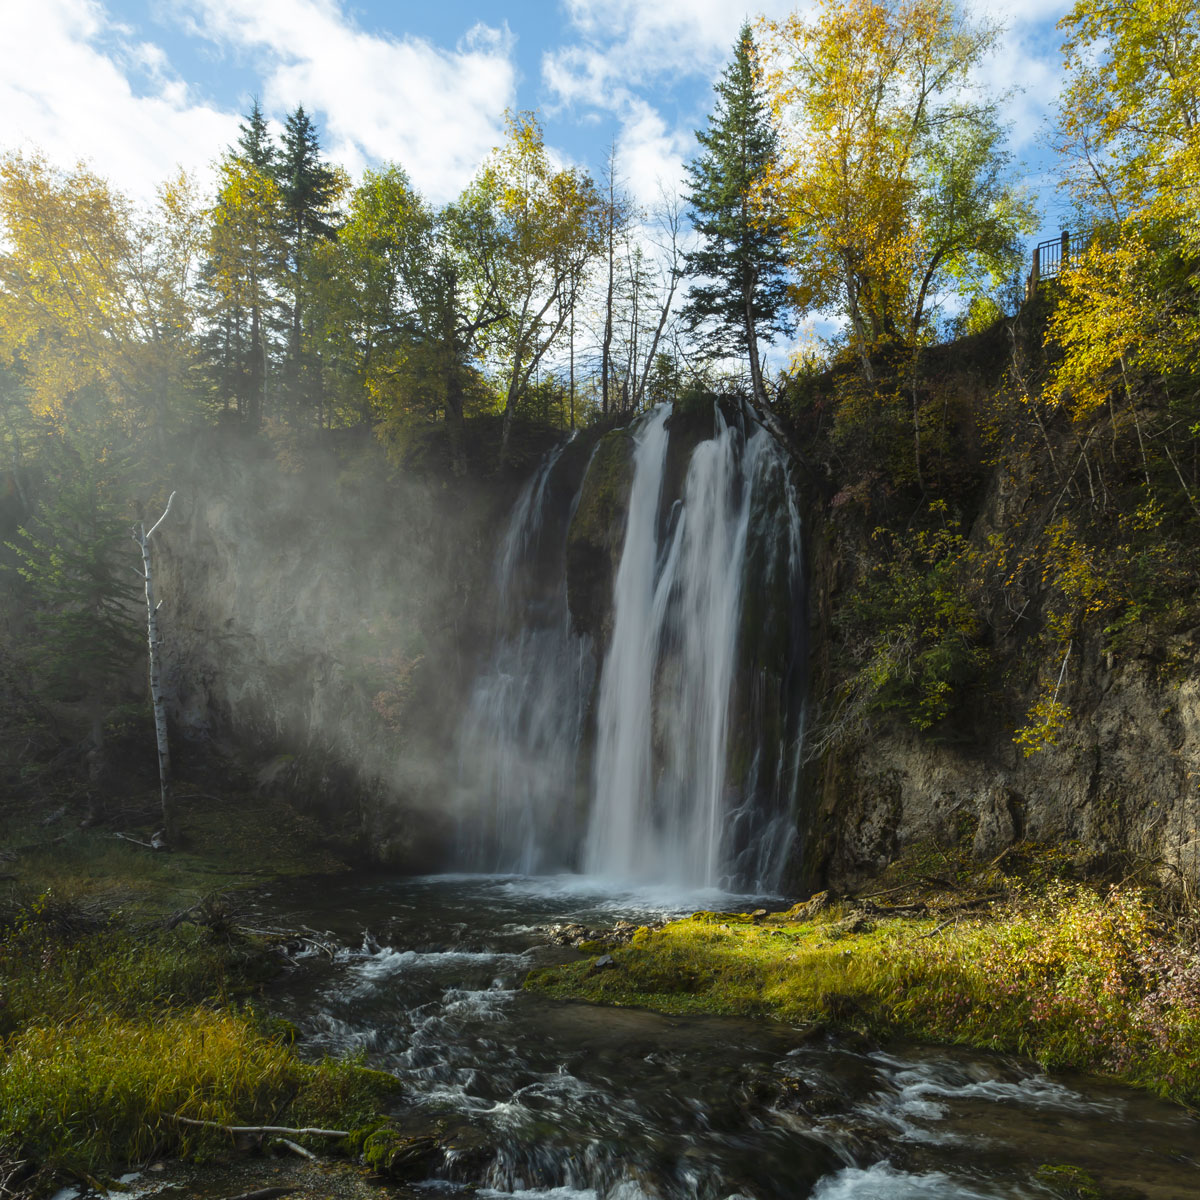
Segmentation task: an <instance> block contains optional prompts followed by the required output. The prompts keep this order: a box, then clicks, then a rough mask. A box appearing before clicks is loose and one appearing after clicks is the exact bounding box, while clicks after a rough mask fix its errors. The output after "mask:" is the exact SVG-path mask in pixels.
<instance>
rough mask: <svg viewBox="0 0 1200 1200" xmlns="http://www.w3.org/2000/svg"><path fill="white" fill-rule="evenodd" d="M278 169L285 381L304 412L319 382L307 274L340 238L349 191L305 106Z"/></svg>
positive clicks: (289, 130)
mask: <svg viewBox="0 0 1200 1200" xmlns="http://www.w3.org/2000/svg"><path fill="white" fill-rule="evenodd" d="M273 169H274V175H275V180H276V182H277V183H278V185H279V193H280V198H281V200H282V207H283V223H282V229H281V232H282V235H283V245H284V248H285V256H286V262H285V267H284V273H285V277H286V282H285V289H286V291H287V292H288V293H289V295H288V340H287V352H286V355H285V358H284V380H285V386H287V388H288V390H289V392H290V393H291V397H290V398H291V402H292V405H293V408H294V409H298V408H299V407H300V405H301V403H302V402H303V400H304V399H305V398H306V397H305V396H304V395H303V393H305V392H306V391H308V390H310V388H309V387H308V385H309V384H311V383H312V382H313V381H312V380H311V379H309V378H308V376H309V374H310V373H309V372H308V371H307V370H306V363H305V359H304V349H303V331H304V306H305V305H304V271H305V267H306V265H307V261H308V257H309V252H310V250H311V247H312V246H313V245H314V244H315V243H316V242H318V241H320V240H330V239H332V238H334V237H336V235H337V222H338V220H339V218H340V216H341V214H340V213H339V212H338V211H337V209H336V207H335V206H336V204H337V201H338V198H339V197H340V195H341V192H342V187H343V180H342V177H341V176H340V175H339V174H338V172H337V171H335V170H334V169H333V168H332V167H330V166H329V165H328V163H325V162H323V161H322V159H321V144H320V141H319V139H318V138H317V130H316V126H314V125H313V123H312V121H311V120H310V119H309V116H308V114H307V113H306V112H305V111H304V106H303V105H299V106H298V107H297V108H296V111H295V112H294V113H291V114H290V115H289V116H288V119H287V124H286V125H285V127H284V131H283V141H282V145H281V147H280V152H279V156H278V158H277V159H276V160H275V163H274V168H273ZM307 399H309V400H310V401H312V400H314V399H315V398H314V397H312V396H309V397H307Z"/></svg>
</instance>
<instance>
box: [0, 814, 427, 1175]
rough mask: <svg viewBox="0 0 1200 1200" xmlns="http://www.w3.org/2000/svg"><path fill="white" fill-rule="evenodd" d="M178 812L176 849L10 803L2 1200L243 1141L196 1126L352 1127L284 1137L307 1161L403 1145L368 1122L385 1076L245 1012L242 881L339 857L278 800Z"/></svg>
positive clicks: (249, 944)
mask: <svg viewBox="0 0 1200 1200" xmlns="http://www.w3.org/2000/svg"><path fill="white" fill-rule="evenodd" d="M185 812H186V818H185V822H184V832H183V838H182V841H181V848H180V849H179V850H178V851H176V852H173V853H156V852H154V851H151V850H148V849H146V848H144V847H142V846H139V845H137V844H136V843H134V842H129V841H124V840H121V839H119V838H116V837H114V836H113V831H112V830H111V829H107V830H106V829H88V830H82V829H78V828H76V827H74V826H73V825H70V824H68V823H67V822H59V823H50V824H45V823H44V822H43V821H36V820H31V819H24V820H22V819H19V817H20V816H23V815H24V816H27V815H26V814H17V815H16V817H17V819H14V815H13V814H12V812H11V810H10V813H9V824H8V828H7V829H6V830H5V833H6V834H7V836H6V837H5V838H4V839H3V843H2V844H0V850H2V851H3V854H4V859H5V864H4V865H5V868H6V870H5V874H6V875H7V879H6V880H5V881H4V883H3V885H2V887H0V1039H2V1041H0V1192H2V1193H3V1194H10V1193H9V1192H8V1191H4V1189H5V1188H9V1189H14V1188H15V1189H17V1191H18V1194H32V1195H39V1194H43V1193H47V1192H49V1191H52V1190H53V1189H54V1187H55V1186H56V1185H57V1183H58V1182H61V1181H62V1180H63V1179H72V1178H73V1179H80V1180H93V1181H101V1182H102V1181H103V1180H105V1179H106V1178H110V1177H111V1176H113V1175H114V1174H116V1173H118V1172H119V1171H120V1170H121V1169H122V1168H123V1167H124V1166H125V1165H126V1164H131V1163H140V1162H145V1161H146V1160H147V1159H150V1158H152V1157H153V1158H163V1157H179V1158H184V1159H188V1160H190V1161H193V1162H197V1161H199V1162H216V1161H220V1160H222V1159H225V1158H228V1157H229V1156H230V1155H231V1154H234V1153H235V1152H236V1151H238V1150H240V1149H244V1148H246V1146H247V1139H244V1138H239V1139H235V1138H234V1137H233V1136H231V1135H230V1134H229V1133H228V1132H225V1131H224V1130H221V1129H216V1128H213V1127H212V1125H220V1126H228V1125H237V1126H246V1125H280V1126H288V1127H293V1128H303V1127H321V1128H334V1129H341V1130H346V1131H347V1132H348V1133H350V1134H351V1136H350V1137H349V1138H347V1139H341V1140H336V1139H329V1138H297V1139H293V1140H295V1141H297V1142H300V1143H302V1144H305V1145H307V1146H308V1147H309V1148H310V1149H312V1150H316V1151H319V1152H321V1153H329V1152H330V1151H332V1152H335V1153H343V1154H351V1155H353V1156H355V1157H357V1156H358V1154H359V1153H360V1152H362V1151H368V1152H370V1151H372V1150H374V1151H376V1153H375V1154H374V1158H377V1159H378V1158H380V1153H379V1149H380V1147H381V1146H383V1147H384V1149H385V1150H386V1151H387V1152H388V1153H389V1154H391V1155H392V1156H394V1155H395V1151H396V1149H397V1146H398V1145H400V1148H401V1149H402V1148H403V1146H402V1144H401V1143H402V1141H403V1140H402V1139H400V1138H398V1137H395V1136H392V1135H391V1134H390V1132H389V1129H388V1126H387V1124H386V1121H385V1114H386V1113H387V1112H388V1111H389V1109H390V1108H391V1107H393V1106H394V1105H395V1104H396V1103H397V1095H396V1093H397V1084H396V1081H395V1080H394V1079H393V1078H392V1077H391V1076H389V1075H385V1074H382V1073H379V1072H376V1071H371V1070H368V1069H366V1068H364V1067H362V1066H361V1065H360V1064H358V1063H356V1062H343V1061H334V1060H321V1061H305V1059H304V1058H303V1057H302V1055H301V1054H300V1053H298V1052H297V1048H296V1047H295V1046H293V1044H292V1042H293V1031H292V1030H291V1029H290V1028H285V1027H282V1026H279V1025H278V1024H277V1023H272V1022H270V1021H268V1020H267V1019H266V1018H264V1017H263V1016H262V1015H261V1014H260V1013H259V1012H258V1011H257V1010H256V1007H255V1002H256V998H257V996H258V995H259V993H260V992H261V990H262V989H263V987H264V986H265V985H266V984H268V983H269V981H270V980H271V979H272V978H273V977H274V976H275V975H276V974H277V973H278V970H279V966H280V964H281V962H282V960H281V958H280V957H279V955H278V954H276V953H275V952H274V951H273V949H272V946H271V944H270V939H269V938H264V937H260V936H255V935H253V934H250V933H247V932H246V931H245V930H243V929H242V928H241V927H240V925H239V917H238V910H239V908H240V906H241V901H240V899H239V895H240V893H241V892H242V891H244V890H245V889H247V888H249V887H253V886H255V885H261V884H262V883H263V882H265V881H266V880H268V879H273V878H279V877H281V876H286V875H294V874H310V873H313V872H314V871H331V870H334V871H335V870H339V869H341V870H344V869H345V867H344V864H342V863H341V862H340V860H339V859H338V858H337V857H336V856H335V855H334V854H332V853H331V852H330V851H329V849H328V847H327V845H326V843H325V839H324V838H323V837H322V835H321V831H320V830H319V829H317V828H316V826H315V825H313V824H312V823H311V822H309V821H307V819H306V818H304V817H302V816H300V815H299V814H297V813H295V812H294V811H292V810H291V809H290V808H288V807H287V806H286V805H284V804H282V803H281V802H278V801H272V800H259V799H254V798H252V797H246V796H237V797H229V798H226V799H219V798H214V797H203V798H202V797H199V796H197V797H195V798H194V799H193V800H191V801H189V802H188V803H187V804H186V806H185ZM60 829H62V830H63V832H59V830H60ZM129 836H131V837H135V838H138V839H142V838H145V837H148V832H147V830H144V829H141V828H140V827H137V826H134V827H132V828H130V829H129ZM188 1121H200V1122H211V1123H212V1125H195V1124H188ZM250 1142H251V1143H252V1144H253V1147H254V1148H257V1147H259V1146H262V1147H264V1148H265V1146H266V1145H268V1144H269V1142H270V1138H265V1137H264V1138H253V1139H250ZM368 1157H370V1154H368ZM386 1157H387V1155H384V1158H386ZM296 1161H300V1160H299V1159H297V1160H296ZM376 1165H377V1166H381V1167H386V1166H387V1165H388V1164H387V1162H386V1161H380V1162H378V1163H376Z"/></svg>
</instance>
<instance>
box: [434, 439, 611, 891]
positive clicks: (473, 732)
mask: <svg viewBox="0 0 1200 1200" xmlns="http://www.w3.org/2000/svg"><path fill="white" fill-rule="evenodd" d="M562 450H563V447H559V448H558V449H557V450H555V451H554V452H553V453H552V454H551V455H549V456H548V457H547V459H546V461H545V462H544V463H543V464H542V466H541V467H540V469H539V470H538V472H537V473H536V474H535V475H534V477H533V478H532V479H531V480H530V481H529V483H528V484H527V485H526V487H525V489H524V490H523V491H522V493H521V496H520V497H519V499H518V500H517V503H516V506H515V507H514V509H513V514H512V517H511V518H510V519H509V523H508V529H507V531H506V533H505V537H504V541H503V542H502V543H501V546H500V550H499V553H498V554H497V558H496V569H495V591H496V603H497V627H498V636H497V638H496V642H495V647H494V649H493V652H492V657H491V659H490V661H489V662H488V664H487V666H486V668H485V669H484V671H483V672H482V673H481V674H480V676H479V677H478V679H477V680H476V682H475V686H474V688H473V690H472V693H471V699H470V703H469V705H468V707H467V713H466V717H465V718H464V720H463V723H462V726H461V728H460V731H459V738H458V761H459V795H458V812H459V817H460V839H459V840H460V849H459V857H460V859H461V861H462V862H463V864H464V865H470V866H473V867H476V868H481V869H485V870H501V871H517V872H521V873H524V874H531V873H535V872H538V871H545V870H553V869H562V868H564V867H566V866H567V865H568V864H569V863H570V862H571V860H572V858H573V856H574V854H575V849H576V845H577V843H578V840H579V837H580V833H579V829H578V828H577V823H576V820H575V805H574V798H575V791H576V787H575V778H576V758H577V756H578V752H579V742H580V736H581V732H582V729H583V722H584V716H585V714H586V711H587V704H588V699H589V696H590V693H591V689H592V683H593V679H594V676H595V666H594V662H593V657H592V649H591V641H590V639H589V638H586V637H580V636H579V635H577V634H576V632H575V630H574V628H573V626H572V624H571V617H570V613H569V612H568V610H567V592H566V578H565V573H564V569H563V564H562V540H563V536H564V533H565V528H566V524H567V523H569V519H570V514H569V513H568V514H567V521H566V522H563V521H561V519H560V521H559V523H558V527H557V529H555V530H554V531H553V532H551V531H549V530H547V519H546V518H547V511H546V508H547V488H548V485H549V482H550V477H551V474H552V472H553V470H554V467H555V465H556V464H557V463H558V460H559V457H560V455H561V453H562ZM560 518H561V514H560ZM550 538H554V539H555V544H554V545H552V546H545V545H543V539H546V540H549V539H550ZM545 560H548V561H545ZM539 564H541V569H540V570H539V569H538V567H539Z"/></svg>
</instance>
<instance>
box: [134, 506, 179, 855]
mask: <svg viewBox="0 0 1200 1200" xmlns="http://www.w3.org/2000/svg"><path fill="white" fill-rule="evenodd" d="M174 500H175V493H174V492H172V493H171V495H170V496H169V497H168V498H167V507H166V508H164V509H163V514H162V516H161V517H159V518H158V520H157V521H155V522H154V524H153V525H151V526H150V529H149V530H147V529H146V526H145V523H144V522H140V521H139V522H138V524H137V525H135V526H134V527H133V535H132V536H133V540H134V541H135V542H137V544H138V549H140V550H141V552H142V570H141V576H142V584H143V586H144V588H145V591H146V637H147V641H148V642H149V647H150V703H151V706H152V707H153V710H154V737H155V743H156V746H157V748H158V784H159V791H160V793H161V796H162V815H163V836H164V837H165V839H166V841H167V844H168V845H169V844H170V843H171V842H173V841H174V840H175V836H176V832H177V830H176V822H175V807H174V804H173V803H172V800H171V751H170V747H169V746H168V744H167V710H166V705H165V704H164V703H163V694H162V654H161V648H162V640H161V638H160V637H159V633H158V609H159V606H160V605H161V604H162V601H161V600H160V601H157V602H156V601H155V599H154V572H153V567H152V564H151V560H150V543H151V541H152V540H153V538H154V535H155V534H156V533H157V532H158V530H159V527H160V526H161V525H162V523H163V522H164V521H165V520H166V519H167V516H168V514H169V513H170V511H171V505H172V503H174Z"/></svg>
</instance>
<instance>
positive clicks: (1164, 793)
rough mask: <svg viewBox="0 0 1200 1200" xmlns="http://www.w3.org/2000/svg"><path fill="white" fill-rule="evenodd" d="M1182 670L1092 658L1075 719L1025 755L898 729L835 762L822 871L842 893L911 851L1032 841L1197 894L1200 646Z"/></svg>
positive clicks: (986, 854) (824, 806) (877, 733)
mask: <svg viewBox="0 0 1200 1200" xmlns="http://www.w3.org/2000/svg"><path fill="white" fill-rule="evenodd" d="M1176 649H1177V650H1178V652H1179V655H1180V660H1179V661H1177V663H1176V664H1175V665H1173V666H1172V667H1171V668H1169V669H1164V668H1163V667H1161V666H1156V665H1155V664H1152V663H1147V662H1135V663H1130V664H1128V665H1125V666H1122V667H1119V668H1115V669H1112V670H1109V669H1108V668H1107V666H1106V664H1105V662H1104V660H1103V659H1100V660H1099V661H1097V660H1096V659H1095V658H1092V659H1090V660H1089V661H1087V662H1086V663H1085V664H1084V665H1083V667H1082V669H1081V670H1078V671H1077V674H1076V680H1075V682H1074V684H1073V686H1072V687H1071V692H1070V701H1071V705H1072V711H1073V719H1072V720H1071V722H1070V723H1069V727H1068V728H1067V729H1066V730H1064V732H1063V734H1062V735H1061V736H1060V738H1059V742H1058V745H1056V746H1047V747H1045V748H1043V749H1041V750H1039V751H1037V752H1036V753H1035V754H1033V755H1031V756H1030V757H1028V758H1027V757H1025V756H1024V755H1023V754H1022V752H1021V751H1020V750H1019V749H1018V748H1017V747H1016V746H1015V745H1014V744H1013V741H1012V734H1011V727H1010V726H1009V725H1007V724H1006V723H1005V722H1004V721H1003V714H1002V713H999V712H998V713H997V714H996V716H997V724H996V725H995V726H994V727H992V728H990V729H986V730H982V731H980V733H979V734H978V736H976V737H975V738H973V739H971V740H968V741H964V742H961V743H958V744H949V743H944V742H938V741H936V740H933V739H930V738H928V737H926V736H921V735H918V734H916V733H915V732H914V731H911V730H906V729H903V728H901V727H899V726H897V725H891V726H880V725H877V726H876V727H874V728H873V729H872V732H871V736H870V737H869V738H865V739H863V740H862V741H861V742H859V743H857V744H856V745H854V746H853V747H848V748H846V749H843V750H840V751H838V752H837V753H835V754H832V755H830V756H829V757H828V758H827V759H826V760H825V761H824V762H823V763H821V764H820V766H819V768H818V771H817V773H816V778H817V792H818V795H817V797H816V800H817V805H816V813H815V818H816V825H817V830H818V831H819V836H818V839H817V843H818V844H819V845H820V846H821V852H822V854H823V856H824V857H823V860H821V861H818V862H814V864H813V866H814V867H815V868H816V869H817V870H818V871H819V872H820V873H821V874H823V875H824V876H825V877H826V878H828V879H829V880H830V881H831V882H833V883H835V884H842V885H845V884H849V883H854V882H856V881H858V880H861V879H863V878H866V877H867V876H870V875H872V874H874V873H876V872H877V871H878V870H880V869H881V868H882V867H883V866H885V865H886V864H887V863H888V862H890V861H891V860H892V859H893V858H894V857H895V856H896V854H897V852H898V851H899V850H900V849H901V848H902V847H903V846H905V845H906V844H908V843H911V842H914V841H918V840H921V839H933V840H936V841H941V842H944V843H949V844H958V843H960V842H962V841H964V840H965V841H967V842H968V843H969V844H970V845H971V847H972V849H973V850H974V852H975V854H976V856H977V857H979V858H981V859H989V858H992V857H994V856H995V855H996V854H999V853H1000V852H1001V851H1002V850H1003V849H1004V848H1005V847H1006V846H1009V845H1011V844H1013V843H1014V842H1016V841H1019V840H1021V839H1022V838H1029V839H1032V840H1035V841H1042V842H1062V841H1068V842H1077V843H1078V844H1079V845H1078V855H1079V857H1080V859H1081V860H1083V861H1084V862H1086V861H1087V860H1090V859H1097V858H1108V859H1114V858H1118V857H1121V856H1127V855H1128V856H1133V857H1136V858H1137V859H1139V860H1145V861H1147V862H1150V863H1157V864H1160V865H1161V867H1162V869H1163V871H1164V872H1165V875H1166V877H1167V878H1168V879H1170V878H1171V877H1172V876H1174V877H1175V878H1176V882H1178V881H1179V879H1186V880H1187V881H1189V882H1190V883H1191V884H1194V883H1195V882H1196V879H1197V873H1198V871H1200V678H1198V672H1197V666H1198V664H1197V655H1196V650H1197V645H1196V639H1195V637H1194V636H1188V637H1184V638H1181V639H1179V642H1178V644H1177V646H1176Z"/></svg>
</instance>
